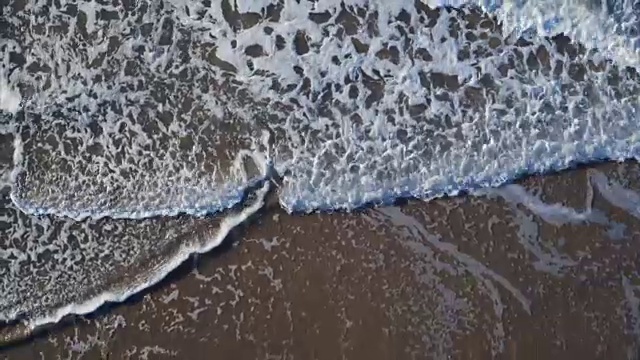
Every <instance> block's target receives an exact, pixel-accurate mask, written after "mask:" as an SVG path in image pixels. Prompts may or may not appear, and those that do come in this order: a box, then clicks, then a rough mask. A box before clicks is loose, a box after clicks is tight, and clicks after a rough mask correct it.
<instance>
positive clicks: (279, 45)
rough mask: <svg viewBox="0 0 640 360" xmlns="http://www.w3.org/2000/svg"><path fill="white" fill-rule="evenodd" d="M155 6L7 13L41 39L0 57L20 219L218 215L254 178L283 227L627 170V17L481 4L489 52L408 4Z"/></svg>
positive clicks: (633, 100)
mask: <svg viewBox="0 0 640 360" xmlns="http://www.w3.org/2000/svg"><path fill="white" fill-rule="evenodd" d="M162 4H164V5H162V6H160V5H158V4H150V7H146V5H145V7H143V8H141V11H142V12H141V15H140V16H141V17H140V18H134V17H131V16H125V15H126V13H127V9H125V8H117V9H116V8H112V7H110V6H101V5H96V6H93V5H92V6H89V5H88V4H84V3H83V5H81V6H78V7H77V8H76V7H72V8H73V10H69V9H68V8H67V5H62V7H61V8H60V9H57V10H56V9H50V10H51V12H46V13H44V12H42V11H41V9H42V8H41V7H40V5H39V2H37V1H36V2H29V3H28V5H27V7H26V10H25V12H24V13H18V14H15V23H16V24H19V23H21V22H26V23H27V24H29V23H31V22H33V21H35V20H31V19H32V18H28V19H27V18H26V17H25V16H23V15H22V14H33V16H35V18H34V19H49V18H51V20H52V21H53V23H52V25H50V26H49V28H50V31H48V32H45V33H39V32H32V33H28V34H23V36H22V37H18V38H17V39H16V41H13V42H12V43H11V44H10V45H11V46H9V45H7V46H6V49H7V50H6V51H13V52H17V53H19V54H21V56H22V58H23V59H25V64H23V68H22V70H20V71H13V72H12V74H11V76H9V80H8V81H6V82H7V83H8V84H12V85H11V86H13V87H18V88H21V89H22V92H23V93H24V107H23V108H24V111H25V123H24V127H25V130H26V131H24V132H23V133H27V134H28V135H26V136H25V138H24V139H23V143H24V149H23V152H24V153H25V156H24V157H23V159H24V162H23V163H21V164H17V166H18V167H19V169H20V172H19V176H17V184H16V186H15V188H14V190H13V192H12V198H13V200H14V202H15V203H16V204H17V205H18V206H19V207H20V208H21V209H22V210H24V211H27V212H29V213H32V214H60V215H66V216H71V217H74V218H83V217H87V216H93V217H101V216H113V217H120V218H127V217H132V218H143V217H148V216H154V215H172V214H176V213H179V212H186V213H192V214H204V213H207V212H215V211H217V210H220V209H224V208H227V207H229V206H232V205H233V204H235V203H237V201H239V200H240V197H241V194H242V189H244V188H245V187H247V186H250V185H251V184H253V183H255V182H256V181H258V180H259V179H260V178H262V177H264V176H265V174H266V170H265V169H266V166H265V165H264V164H266V163H269V162H272V163H273V164H274V166H275V168H276V170H277V171H278V173H280V174H281V175H283V176H284V187H283V189H282V191H281V203H282V205H283V206H284V207H285V208H286V209H287V210H289V211H312V210H315V209H333V208H345V209H351V208H354V207H358V206H361V205H363V204H366V203H369V202H380V201H382V202H387V201H391V200H392V199H393V198H395V197H398V196H417V197H424V198H430V197H434V196H441V195H444V194H455V193H457V192H458V191H460V190H466V189H470V188H477V187H487V186H497V185H500V184H502V183H504V182H505V181H509V180H510V179H513V178H514V177H517V176H521V175H522V174H526V173H533V172H546V171H552V170H559V169H563V168H566V167H569V166H571V165H572V164H574V163H576V162H587V161H591V160H594V159H603V158H610V159H625V158H633V157H635V156H636V155H637V153H638V145H637V144H638V141H637V139H638V137H639V134H640V133H639V131H638V130H639V129H638V128H639V126H638V118H637V110H638V98H637V92H636V91H637V88H636V87H637V86H636V85H635V82H634V79H632V78H631V77H633V76H634V75H633V74H635V73H628V71H623V70H622V69H619V70H618V69H617V68H615V66H616V65H615V64H629V63H633V62H634V61H635V59H636V58H637V56H636V55H635V49H636V48H635V45H634V44H632V43H633V41H632V40H633V39H634V36H635V35H634V34H635V32H634V31H635V30H633V29H632V28H631V24H632V23H633V21H632V20H633V19H632V18H629V16H635V15H633V14H635V12H634V11H635V9H634V8H633V6H632V4H630V3H629V2H621V3H620V4H619V5H616V4H614V5H615V6H614V5H611V6H607V5H604V4H600V5H599V6H595V5H593V4H589V3H581V2H572V1H566V2H554V4H556V5H554V6H551V5H550V3H549V2H544V1H541V2H522V3H517V4H516V3H510V2H509V3H506V2H505V3H504V4H501V5H500V4H498V5H499V6H498V5H496V4H495V3H494V4H493V5H491V4H488V3H482V4H481V5H483V6H484V8H486V9H488V10H490V11H491V12H493V13H495V14H497V16H498V18H499V19H501V20H503V21H504V24H505V29H506V30H505V31H504V32H503V33H500V30H499V29H496V30H493V29H494V28H495V26H494V25H491V24H490V23H487V20H484V21H485V23H482V21H483V20H482V19H480V18H478V16H477V15H474V13H475V10H472V9H470V8H469V7H463V8H462V10H461V11H457V10H443V11H440V12H437V13H436V12H432V11H431V10H429V8H428V7H427V6H426V5H419V6H415V4H414V2H413V1H408V0H401V1H394V2H378V1H371V2H365V1H352V2H347V3H346V4H345V5H344V6H342V5H340V3H339V2H333V1H329V2H323V3H322V4H318V3H305V2H301V3H300V4H298V3H297V2H296V1H287V2H285V3H284V4H282V5H277V6H276V5H275V4H276V2H269V1H265V2H260V3H254V2H250V3H249V2H247V3H245V2H240V3H237V8H235V9H234V8H233V7H231V5H228V4H227V3H226V2H220V1H217V2H216V1H214V2H212V3H211V6H210V7H207V6H204V5H203V4H201V3H199V2H195V1H177V0H172V1H169V2H165V3H162ZM451 4H453V5H461V3H451ZM516 5H517V6H516ZM258 9H261V10H258ZM220 10H221V11H220ZM623 10H624V11H623ZM238 11H239V12H246V13H245V14H244V15H242V14H239V13H237V12H238ZM260 11H264V14H263V15H260ZM623 13H624V14H627V13H629V14H631V15H629V16H627V15H625V16H623V15H622V14H623ZM97 14H108V15H100V16H97ZM551 15H553V16H556V17H558V18H562V19H563V21H562V22H560V21H557V22H554V23H553V24H554V25H553V26H550V25H549V24H548V23H549V20H548V18H549V17H550V16H551ZM103 17H104V18H103ZM367 18H368V19H370V20H368V21H369V23H365V22H364V19H367ZM73 19H76V20H73ZM78 19H80V20H78ZM585 19H588V21H587V20H585ZM74 21H75V22H74ZM78 21H79V22H78ZM69 22H71V23H74V24H75V25H74V26H72V27H69V28H68V29H67V28H65V29H64V30H60V31H57V30H56V29H57V28H56V26H63V25H62V24H66V23H69ZM367 24H374V25H367ZM456 24H457V25H456ZM545 24H546V25H545ZM616 24H617V25H616ZM516 25H517V26H516ZM534 25H535V26H536V29H538V31H537V32H533V33H531V32H527V33H526V37H527V38H528V40H529V41H530V42H529V43H527V42H524V43H523V42H520V43H518V44H516V41H517V40H518V37H517V36H515V35H518V34H521V33H522V32H523V31H524V30H526V29H529V28H531V27H532V26H534ZM596 25H597V26H596ZM614 25H615V26H614ZM16 26H17V25H16ZM32 26H35V23H33V24H32ZM456 27H463V28H467V30H464V31H462V32H460V33H459V35H464V36H459V35H454V36H452V35H451V34H452V33H451V31H453V30H454V29H455V28H456ZM516 28H518V29H520V28H521V30H522V31H521V30H517V31H515V32H514V31H513V29H516ZM545 29H546V30H545ZM568 29H570V30H571V31H569V30H568ZM542 30H544V31H542ZM456 31H458V30H456ZM559 32H566V33H567V34H569V35H571V36H574V37H575V38H576V40H582V41H583V42H584V43H585V44H587V45H589V44H595V43H598V44H602V46H603V47H604V48H603V49H601V51H600V52H599V53H593V52H587V53H577V52H571V51H569V53H566V50H560V51H558V50H556V48H555V45H554V44H553V43H550V42H549V41H548V40H546V39H545V38H543V37H542V36H543V35H552V34H556V33H559ZM454 33H455V32H454ZM587 33H588V34H590V36H594V39H595V40H594V41H596V42H595V43H594V42H591V43H589V42H588V41H586V37H585V36H587V35H585V34H587ZM514 34H515V35H514ZM619 37H622V38H624V39H626V40H629V41H631V43H630V42H629V41H617V40H615V39H617V38H619ZM603 39H606V40H607V41H609V42H605V41H604V40H603ZM21 44H22V45H21ZM26 44H28V46H26ZM540 46H544V49H545V51H544V53H543V54H539V51H540V50H539V48H540ZM11 49H12V50H11ZM469 52H473V55H471V54H470V53H469ZM540 56H542V58H540ZM605 56H609V57H610V58H611V60H612V63H609V62H606V61H605ZM26 59H29V60H28V61H27V60H26ZM589 64H596V65H594V66H596V67H597V68H598V69H597V70H593V66H591V65H589ZM598 66H604V67H603V68H602V67H598ZM27 69H29V70H27ZM612 77H615V79H613V80H612ZM230 79H233V80H230ZM265 134H268V135H265ZM245 153H249V154H250V156H244V155H242V156H240V155H239V154H245ZM239 157H242V159H253V160H250V161H248V162H249V163H250V164H249V165H246V164H245V163H246V161H243V160H242V159H238V158H239ZM247 166H248V167H250V168H257V169H258V170H254V171H249V172H247V169H246V168H247Z"/></svg>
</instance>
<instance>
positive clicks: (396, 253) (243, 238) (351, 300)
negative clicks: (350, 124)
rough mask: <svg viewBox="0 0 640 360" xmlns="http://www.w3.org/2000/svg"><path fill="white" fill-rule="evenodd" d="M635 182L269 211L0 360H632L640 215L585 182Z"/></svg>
mask: <svg viewBox="0 0 640 360" xmlns="http://www.w3.org/2000/svg"><path fill="white" fill-rule="evenodd" d="M638 175H640V167H639V166H638V164H636V163H624V164H617V163H608V164H601V165H597V166H591V167H583V168H580V169H576V170H572V171H566V172H563V173H560V174H557V175H550V176H544V177H542V176H541V177H531V178H527V179H525V180H523V181H521V182H520V184H519V185H515V186H512V187H508V188H506V189H502V190H499V191H492V192H491V194H488V195H487V196H475V195H474V196H463V197H455V198H449V199H441V200H435V201H431V202H422V201H417V200H411V201H407V202H406V204H401V205H399V206H397V207H383V208H375V209H367V210H363V211H361V212H357V213H333V214H321V215H320V214H312V215H306V216H300V215H298V216H291V215H288V214H286V213H284V212H283V211H282V210H280V209H279V207H278V206H277V204H276V203H274V202H272V203H270V204H268V205H267V206H266V208H265V210H264V211H263V212H262V213H261V214H259V216H258V217H257V218H256V219H254V220H253V221H252V222H250V223H248V224H246V225H244V226H241V227H240V228H238V229H237V230H236V231H234V232H233V233H232V234H231V236H230V237H229V239H227V242H226V243H225V245H224V246H222V247H221V248H220V249H217V250H214V251H213V252H211V253H208V254H205V255H201V256H198V257H194V258H193V259H192V260H190V261H188V262H187V263H185V264H184V265H183V266H181V267H180V268H179V269H178V270H176V271H175V272H174V273H173V274H172V275H171V276H170V277H169V278H167V279H166V280H165V281H163V282H162V283H161V284H159V285H158V286H155V287H154V288H152V289H150V290H148V291H145V292H144V293H142V294H139V295H137V296H135V297H134V298H132V299H130V300H128V301H127V302H126V303H125V304H119V305H114V306H108V307H104V308H103V309H101V310H100V311H98V312H97V313H96V314H93V315H90V316H87V317H76V318H74V319H71V320H69V321H67V322H66V324H65V325H61V326H59V327H55V328H54V329H52V330H50V331H48V332H46V333H42V334H40V335H38V336H36V337H35V338H34V339H32V340H29V341H25V342H23V343H20V344H17V345H14V346H9V347H7V348H4V349H3V350H2V352H0V356H1V357H3V358H6V359H31V358H33V359H40V358H43V359H57V358H60V359H139V358H143V359H165V358H167V359H170V358H171V359H173V358H183V359H211V358H226V359H392V358H396V359H430V358H435V359H443V358H454V359H489V358H504V359H552V358H575V359H627V358H631V359H634V358H635V356H636V355H637V353H636V352H637V350H636V345H637V344H636V342H637V338H638V335H639V334H640V323H638V320H639V317H638V304H639V303H640V297H639V296H640V278H639V277H638V273H637V261H638V254H639V251H640V245H639V243H638V240H639V239H640V236H639V235H638V234H639V232H638V230H639V225H638V219H637V217H636V216H638V215H639V214H638V213H637V209H636V210H635V211H636V212H635V213H634V212H630V211H625V210H624V209H621V208H618V207H615V206H612V205H611V204H610V203H609V202H608V201H607V200H606V198H605V197H604V196H603V195H602V193H601V191H599V190H598V189H597V187H596V186H595V185H594V182H595V181H596V180H594V179H601V176H606V177H607V178H608V179H610V180H612V181H616V182H617V184H619V185H620V186H623V185H624V186H625V188H626V189H629V190H633V189H635V190H636V191H640V183H638V182H637V181H634V179H638V178H639V177H638ZM508 190H509V191H513V193H515V192H516V191H521V190H525V191H528V192H529V193H530V194H531V199H530V201H528V202H524V203H522V202H521V203H516V202H514V201H512V199H513V197H510V196H509V192H508ZM536 199H537V200H536ZM545 206H546V208H545ZM551 208H553V209H555V210H551ZM545 209H546V210H545ZM589 209H592V210H591V212H589ZM588 213H599V214H602V217H598V218H599V219H600V220H597V221H599V222H600V224H597V223H594V222H593V221H589V220H586V221H580V220H579V218H580V214H583V215H584V214H588ZM603 219H604V220H603ZM203 231H206V230H203Z"/></svg>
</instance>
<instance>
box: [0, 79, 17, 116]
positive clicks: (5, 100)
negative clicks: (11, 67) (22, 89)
mask: <svg viewBox="0 0 640 360" xmlns="http://www.w3.org/2000/svg"><path fill="white" fill-rule="evenodd" d="M20 100H21V97H20V93H19V92H18V91H17V90H16V89H14V88H12V87H11V86H9V84H8V83H7V81H6V80H5V79H4V77H3V76H2V73H0V111H6V112H9V113H12V114H15V112H16V111H18V109H19V108H20Z"/></svg>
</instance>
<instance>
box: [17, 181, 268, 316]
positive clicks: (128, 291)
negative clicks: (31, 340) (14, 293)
mask: <svg viewBox="0 0 640 360" xmlns="http://www.w3.org/2000/svg"><path fill="white" fill-rule="evenodd" d="M268 190H269V182H265V183H264V184H263V185H262V188H260V189H259V190H258V191H257V192H256V194H255V195H256V199H255V201H254V202H253V203H251V204H249V205H248V206H247V207H245V208H244V209H242V211H240V212H239V213H237V214H233V215H230V216H228V217H226V218H224V219H223V220H222V221H221V222H220V224H219V228H218V230H217V231H216V232H215V233H214V234H211V236H209V237H208V238H206V239H204V241H202V240H200V239H192V240H191V241H189V240H187V241H185V242H184V243H181V244H180V246H179V248H178V249H177V250H176V252H175V254H173V255H172V256H171V257H170V258H169V259H168V260H167V261H163V262H162V263H160V264H159V265H158V266H157V267H155V268H154V269H152V270H151V271H149V272H146V273H144V274H141V275H140V276H139V277H138V278H137V279H135V280H134V281H132V282H130V283H127V284H126V285H125V286H124V287H122V288H118V289H110V290H109V291H107V292H102V293H100V294H99V295H97V296H95V297H93V298H91V299H88V300H83V301H82V302H81V303H72V304H65V305H64V306H62V307H59V308H57V309H53V310H50V311H49V313H48V314H47V315H46V316H42V317H38V318H34V319H32V320H30V322H29V326H31V327H33V328H35V327H37V326H40V325H46V324H50V323H57V322H58V321H60V320H61V319H62V318H63V317H65V316H67V315H70V314H79V315H81V314H88V313H90V312H93V311H95V310H96V309H97V308H99V307H100V306H102V305H104V304H106V303H109V302H122V301H124V300H126V299H128V298H129V297H130V296H132V295H134V294H137V293H138V292H140V291H142V290H144V289H147V288H148V287H150V286H152V285H154V284H157V283H158V282H160V281H161V280H162V279H164V278H165V277H166V276H167V275H168V274H169V273H170V272H171V271H172V270H174V269H175V268H177V267H178V265H180V264H182V263H183V262H184V261H185V260H187V259H188V258H189V256H190V255H192V254H196V253H199V254H201V253H206V252H208V251H211V250H212V249H214V248H216V247H217V246H218V245H220V243H222V241H223V240H224V239H225V238H226V237H227V235H228V234H229V232H230V231H231V230H232V229H233V228H235V227H236V226H238V225H240V224H241V223H242V222H244V221H245V220H247V218H249V217H250V216H251V215H253V214H254V213H255V212H257V211H258V210H260V208H262V206H263V205H264V198H265V196H266V194H267V192H268Z"/></svg>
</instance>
